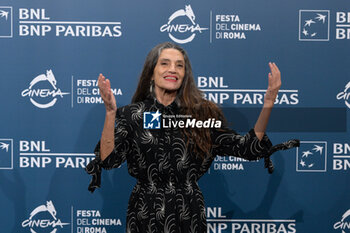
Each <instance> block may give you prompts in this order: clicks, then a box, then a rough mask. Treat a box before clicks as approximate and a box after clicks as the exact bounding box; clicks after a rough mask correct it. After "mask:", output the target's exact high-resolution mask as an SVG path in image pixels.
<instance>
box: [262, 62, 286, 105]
mask: <svg viewBox="0 0 350 233" xmlns="http://www.w3.org/2000/svg"><path fill="white" fill-rule="evenodd" d="M269 67H270V70H271V72H270V73H269V75H268V77H269V84H268V87H267V91H266V94H265V99H264V104H265V105H268V106H273V104H274V102H275V99H276V97H277V94H278V91H279V89H280V87H281V84H282V82H281V72H280V70H279V69H278V67H277V65H276V64H275V63H274V62H269Z"/></svg>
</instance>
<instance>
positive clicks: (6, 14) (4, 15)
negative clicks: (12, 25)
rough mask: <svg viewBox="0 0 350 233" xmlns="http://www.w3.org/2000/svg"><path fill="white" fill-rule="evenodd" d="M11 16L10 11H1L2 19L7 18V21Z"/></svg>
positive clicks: (0, 16)
mask: <svg viewBox="0 0 350 233" xmlns="http://www.w3.org/2000/svg"><path fill="white" fill-rule="evenodd" d="M8 16H9V11H3V10H0V18H5V19H6V20H7V18H8Z"/></svg>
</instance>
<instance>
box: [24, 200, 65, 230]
mask: <svg viewBox="0 0 350 233" xmlns="http://www.w3.org/2000/svg"><path fill="white" fill-rule="evenodd" d="M56 214H57V212H56V209H55V207H54V205H53V203H52V201H47V202H46V205H40V206H38V207H36V208H35V209H34V210H33V211H32V212H31V213H30V216H29V219H27V220H24V221H23V222H22V227H28V228H29V229H30V232H31V233H40V232H50V233H56V232H57V229H58V227H60V228H63V226H65V225H69V223H62V222H61V220H60V219H57V217H56ZM43 230H44V231H43ZM48 230H49V231H48Z"/></svg>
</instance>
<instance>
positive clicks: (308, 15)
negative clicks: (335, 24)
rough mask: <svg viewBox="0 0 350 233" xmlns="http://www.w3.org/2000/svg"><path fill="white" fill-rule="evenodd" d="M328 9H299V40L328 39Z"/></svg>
mask: <svg viewBox="0 0 350 233" xmlns="http://www.w3.org/2000/svg"><path fill="white" fill-rule="evenodd" d="M328 21H329V11H327V10H320V11H315V10H300V12H299V40H315V41H317V40H329V22H328Z"/></svg>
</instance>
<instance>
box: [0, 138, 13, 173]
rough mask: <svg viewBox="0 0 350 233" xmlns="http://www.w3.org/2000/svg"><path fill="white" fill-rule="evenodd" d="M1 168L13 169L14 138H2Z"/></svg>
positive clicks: (0, 139)
mask: <svg viewBox="0 0 350 233" xmlns="http://www.w3.org/2000/svg"><path fill="white" fill-rule="evenodd" d="M0 169H13V140H12V139H3V138H0Z"/></svg>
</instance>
